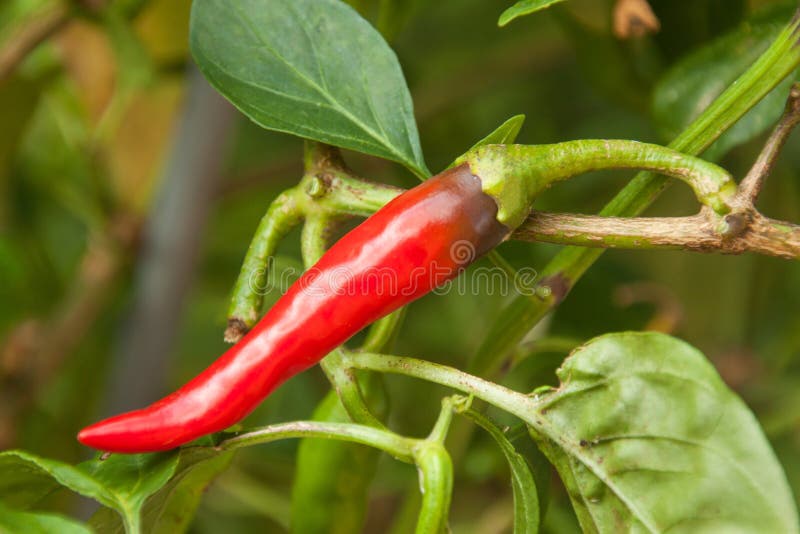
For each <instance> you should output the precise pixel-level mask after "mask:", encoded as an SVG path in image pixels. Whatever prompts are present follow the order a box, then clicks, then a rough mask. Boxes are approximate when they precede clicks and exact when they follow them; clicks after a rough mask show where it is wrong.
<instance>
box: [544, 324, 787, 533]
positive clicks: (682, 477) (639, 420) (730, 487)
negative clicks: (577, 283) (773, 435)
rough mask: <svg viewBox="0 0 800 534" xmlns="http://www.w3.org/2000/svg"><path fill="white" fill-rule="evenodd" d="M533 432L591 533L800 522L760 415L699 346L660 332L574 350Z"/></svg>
mask: <svg viewBox="0 0 800 534" xmlns="http://www.w3.org/2000/svg"><path fill="white" fill-rule="evenodd" d="M558 376H559V379H560V380H561V386H560V387H559V388H558V389H556V390H554V391H553V392H552V393H550V394H546V395H544V396H542V397H541V398H540V399H539V400H538V402H537V403H536V405H537V409H536V413H535V416H532V417H535V418H536V420H537V422H538V423H540V430H542V429H546V430H545V432H546V434H547V435H548V436H549V437H545V436H544V435H543V434H541V432H537V433H536V434H535V435H534V436H533V437H534V439H536V440H537V441H538V443H539V444H540V446H541V448H542V450H543V452H544V453H545V454H546V455H547V456H548V458H550V460H551V461H552V462H553V464H554V465H555V466H556V468H557V469H558V471H559V473H560V475H561V477H562V480H563V481H564V483H565V485H566V487H567V489H568V491H569V495H570V498H571V499H572V502H573V505H574V507H575V510H576V513H577V515H578V518H579V520H580V522H581V525H582V526H583V529H584V531H586V532H620V531H626V532H627V531H636V532H640V531H643V532H665V531H669V532H675V533H678V532H786V533H790V532H798V519H797V511H796V509H795V506H794V502H793V499H792V495H791V491H790V489H789V487H788V485H787V482H786V477H785V475H784V473H783V472H782V470H781V467H780V465H779V464H778V462H777V460H776V458H775V455H774V453H773V452H772V450H771V448H770V445H769V443H768V442H767V440H766V438H765V437H764V435H763V433H762V431H761V429H760V427H759V425H758V422H757V421H756V419H755V417H754V416H753V415H752V413H751V412H750V411H749V410H748V408H747V407H746V406H745V405H744V403H743V402H742V401H741V400H740V399H739V398H738V397H737V396H736V395H735V394H734V393H733V392H732V391H730V390H729V389H728V388H727V386H726V385H725V384H724V383H723V382H722V380H721V379H720V377H719V375H718V374H717V372H716V370H715V369H714V367H713V366H712V365H711V364H710V363H709V362H708V361H707V360H706V358H705V357H704V356H703V355H702V354H701V353H700V352H699V351H697V350H696V349H694V348H693V347H691V346H689V345H687V344H686V343H684V342H682V341H680V340H677V339H675V338H672V337H669V336H666V335H663V334H657V333H622V334H609V335H605V336H601V337H599V338H596V339H595V340H593V341H590V342H589V343H587V344H586V345H584V346H583V347H581V348H579V349H578V350H577V351H575V352H574V353H573V354H572V355H571V356H570V357H569V358H568V359H567V360H566V361H565V362H564V364H563V366H562V367H561V369H559V371H558Z"/></svg>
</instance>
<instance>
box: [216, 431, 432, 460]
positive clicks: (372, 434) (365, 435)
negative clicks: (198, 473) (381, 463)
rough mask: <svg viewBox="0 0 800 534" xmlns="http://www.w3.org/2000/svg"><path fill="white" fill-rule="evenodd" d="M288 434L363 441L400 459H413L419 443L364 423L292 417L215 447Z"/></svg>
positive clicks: (255, 442) (231, 446) (225, 447)
mask: <svg viewBox="0 0 800 534" xmlns="http://www.w3.org/2000/svg"><path fill="white" fill-rule="evenodd" d="M287 438H323V439H337V440H342V441H350V442H353V443H360V444H362V445H368V446H370V447H375V448H376V449H380V450H382V451H384V452H387V453H389V454H391V455H392V456H393V457H395V458H397V459H398V460H401V461H404V462H409V463H411V462H413V461H414V458H413V450H414V447H415V446H416V443H417V440H415V439H412V438H405V437H403V436H400V435H398V434H395V433H394V432H389V431H387V430H382V429H379V428H373V427H370V426H365V425H354V424H350V423H323V422H317V421H293V422H291V423H281V424H276V425H269V426H265V427H262V428H259V429H256V430H252V431H249V432H246V433H244V434H239V435H237V436H234V437H231V438H228V439H225V440H223V441H222V442H220V443H219V444H218V445H217V446H216V449H218V450H221V451H223V450H233V449H238V448H241V447H248V446H251V445H258V444H261V443H271V442H273V441H278V440H282V439H287Z"/></svg>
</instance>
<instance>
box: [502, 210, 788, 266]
mask: <svg viewBox="0 0 800 534" xmlns="http://www.w3.org/2000/svg"><path fill="white" fill-rule="evenodd" d="M719 221H720V219H718V218H716V217H713V216H710V215H709V214H708V213H707V212H703V213H700V214H698V215H692V216H690V217H600V216H597V215H573V214H560V213H559V214H556V213H543V212H534V213H532V214H531V215H530V216H529V217H528V220H527V221H526V222H525V224H524V225H523V226H522V227H520V228H519V229H517V231H516V232H514V235H513V238H514V239H519V240H521V241H536V242H545V243H556V244H563V245H577V246H581V247H596V248H620V249H636V250H651V249H666V250H687V251H691V252H706V253H711V252H716V253H722V254H742V253H744V252H757V253H759V254H764V255H767V256H777V257H780V258H786V259H800V226H798V225H795V224H790V223H786V222H782V221H777V220H774V219H769V218H767V217H764V216H763V215H761V214H759V213H753V214H752V215H751V216H750V219H749V220H748V221H747V222H746V223H745V224H746V231H744V232H742V233H741V234H739V235H736V236H732V237H726V236H724V235H722V234H721V233H720V232H718V231H717V228H718V226H719V224H720V223H719Z"/></svg>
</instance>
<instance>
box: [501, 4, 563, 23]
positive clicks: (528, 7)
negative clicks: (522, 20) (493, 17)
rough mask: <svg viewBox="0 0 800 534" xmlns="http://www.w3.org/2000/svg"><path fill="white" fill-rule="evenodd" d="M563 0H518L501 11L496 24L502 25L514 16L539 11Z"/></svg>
mask: <svg viewBox="0 0 800 534" xmlns="http://www.w3.org/2000/svg"><path fill="white" fill-rule="evenodd" d="M563 1H564V0H520V1H519V2H517V3H516V4H514V5H513V6H511V7H509V8H508V9H506V10H505V11H503V13H502V14H501V15H500V19H499V20H498V21H497V25H498V26H500V27H503V26H505V25H506V24H508V23H509V22H511V21H512V20H514V19H516V18H519V17H522V16H524V15H530V14H531V13H536V12H537V11H541V10H542V9H545V8H548V7H550V6H552V5H555V4H559V3H561V2H563Z"/></svg>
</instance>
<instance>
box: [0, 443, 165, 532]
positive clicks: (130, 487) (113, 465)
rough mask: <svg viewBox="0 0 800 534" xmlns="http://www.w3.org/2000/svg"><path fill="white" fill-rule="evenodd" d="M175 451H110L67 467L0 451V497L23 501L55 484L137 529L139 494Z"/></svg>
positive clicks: (157, 482) (160, 478) (146, 492)
mask: <svg viewBox="0 0 800 534" xmlns="http://www.w3.org/2000/svg"><path fill="white" fill-rule="evenodd" d="M177 463H178V455H177V454H175V453H164V454H149V455H144V454H140V455H119V454H116V455H112V456H111V457H110V458H108V459H107V460H105V461H100V460H92V461H89V462H84V463H83V464H81V465H79V466H77V467H73V466H71V465H68V464H65V463H62V462H58V461H55V460H49V459H46V458H41V457H38V456H35V455H33V454H30V453H27V452H23V451H8V452H4V453H0V472H1V473H3V477H2V480H1V481H0V501H3V502H6V503H8V504H9V505H11V506H14V507H29V506H32V505H33V504H35V503H36V502H37V501H39V500H40V499H42V498H43V497H45V496H46V495H47V494H49V493H50V492H51V491H53V490H54V489H57V488H58V487H59V486H64V487H66V488H69V489H71V490H72V491H74V492H76V493H79V494H81V495H83V496H85V497H90V498H92V499H94V500H96V501H97V502H99V503H101V504H103V505H105V506H108V507H109V508H113V509H114V510H116V511H117V512H119V513H120V515H121V516H122V518H123V521H124V522H125V524H126V525H127V526H128V529H129V530H131V531H134V532H138V526H139V523H140V517H139V515H140V510H141V508H142V505H143V504H144V501H145V499H147V498H148V497H149V496H150V495H152V494H153V493H155V492H156V491H158V490H159V489H160V488H161V487H162V486H163V485H164V484H166V482H167V481H168V480H169V479H170V477H171V476H172V474H173V473H174V472H175V468H176V466H177Z"/></svg>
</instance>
